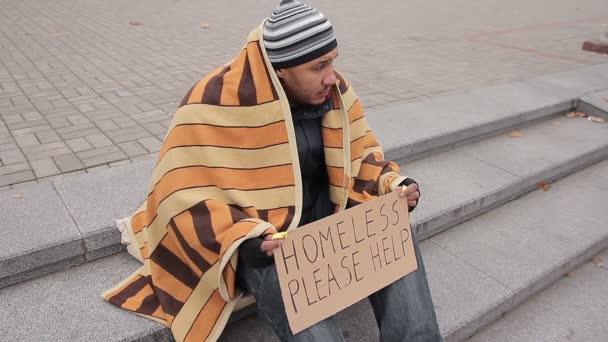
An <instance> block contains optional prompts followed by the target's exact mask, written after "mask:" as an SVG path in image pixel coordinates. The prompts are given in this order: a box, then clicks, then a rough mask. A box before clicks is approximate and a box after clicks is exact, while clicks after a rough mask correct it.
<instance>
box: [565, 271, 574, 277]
mask: <svg viewBox="0 0 608 342" xmlns="http://www.w3.org/2000/svg"><path fill="white" fill-rule="evenodd" d="M573 275H574V273H572V272H568V273H566V274H565V275H564V276H565V277H572V276H573Z"/></svg>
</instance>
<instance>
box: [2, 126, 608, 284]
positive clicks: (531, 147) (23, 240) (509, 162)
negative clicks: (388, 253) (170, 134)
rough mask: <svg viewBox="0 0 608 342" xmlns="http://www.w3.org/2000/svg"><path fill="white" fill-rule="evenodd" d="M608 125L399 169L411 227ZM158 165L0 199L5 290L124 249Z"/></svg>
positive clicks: (448, 221)
mask: <svg viewBox="0 0 608 342" xmlns="http://www.w3.org/2000/svg"><path fill="white" fill-rule="evenodd" d="M607 128H608V125H606V124H600V123H593V122H589V121H586V120H583V119H565V117H564V116H563V115H562V117H561V118H555V119H552V120H549V121H546V120H545V121H542V122H540V123H537V124H535V125H532V126H530V127H529V128H525V129H522V133H523V136H521V137H518V138H512V137H509V136H506V135H501V136H495V137H491V138H486V139H485V140H481V141H477V142H472V143H469V144H467V145H463V146H459V147H452V148H451V149H450V150H449V151H444V152H441V153H438V154H435V155H432V156H430V157H427V158H425V159H422V160H417V161H414V162H410V163H406V165H404V166H403V173H404V174H406V175H409V176H411V177H413V178H415V179H417V180H418V181H419V182H420V184H421V187H422V191H423V196H424V200H423V201H421V205H420V207H419V209H417V211H416V214H415V215H414V216H413V218H412V222H413V225H414V229H415V230H416V232H417V233H418V236H420V238H421V239H425V238H427V237H429V236H432V235H433V234H436V233H438V232H440V231H442V230H445V229H447V228H449V227H450V226H453V225H455V224H457V223H459V222H463V221H464V220H466V219H468V218H471V217H473V216H475V215H478V214H480V213H482V212H484V211H487V210H489V209H491V208H493V207H495V206H498V205H500V204H501V203H504V202H506V201H509V200H511V199H513V198H515V197H517V196H520V195H521V194H523V193H525V192H527V191H529V190H531V189H534V188H535V187H536V183H538V182H540V181H545V182H549V181H551V180H553V179H557V178H559V177H562V176H563V175H566V174H568V173H571V172H573V171H576V170H577V169H579V168H581V167H584V166H586V165H589V164H591V163H594V162H597V161H599V160H601V159H603V158H606V157H608V134H606V132H607ZM152 167H153V162H152V161H147V162H142V163H137V164H132V165H129V166H126V167H121V168H115V169H111V170H106V171H103V172H98V173H92V174H84V175H77V176H69V177H62V178H59V179H57V180H55V181H54V182H53V184H52V185H48V184H47V185H38V186H36V187H32V188H30V189H25V190H19V191H11V192H5V193H2V194H1V196H2V197H3V198H6V200H4V201H1V202H0V216H2V217H6V219H5V222H7V225H6V227H4V228H3V230H4V231H5V233H6V234H5V235H6V236H10V237H9V238H7V239H5V240H3V241H1V242H0V247H3V248H0V266H1V267H0V288H1V287H5V286H9V285H11V284H15V283H18V282H20V281H22V280H25V279H31V278H34V277H36V276H39V275H42V274H45V273H50V272H54V271H56V270H58V269H61V268H62V267H66V266H69V265H75V264H79V263H82V262H85V261H91V260H95V259H97V258H100V257H103V256H107V255H111V254H114V253H117V252H119V251H121V250H123V249H124V246H122V245H121V244H120V236H119V233H118V231H117V230H116V228H115V226H114V221H115V220H116V219H118V218H121V217H125V216H127V215H129V214H130V213H132V212H133V211H134V210H135V208H137V206H138V205H139V204H140V203H141V201H142V200H143V199H144V198H145V191H146V188H147V182H148V179H149V174H150V172H151V170H152ZM444 170H450V172H449V173H447V172H444ZM14 196H20V198H13V197H14ZM47 204H48V205H47ZM45 206H47V207H50V208H53V209H52V210H49V209H48V208H44V207H45ZM16 212H17V213H19V212H22V214H19V215H15V214H14V213H16ZM40 231H45V232H46V233H45V234H40V233H39V232H40ZM4 245H6V246H4Z"/></svg>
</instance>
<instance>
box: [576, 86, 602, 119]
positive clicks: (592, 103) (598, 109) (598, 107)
mask: <svg viewBox="0 0 608 342" xmlns="http://www.w3.org/2000/svg"><path fill="white" fill-rule="evenodd" d="M578 107H579V110H580V111H581V112H583V113H587V114H589V115H595V116H600V117H603V118H604V119H608V114H607V113H608V90H603V91H596V92H593V93H589V94H587V95H584V96H582V97H581V98H580V100H579V104H578Z"/></svg>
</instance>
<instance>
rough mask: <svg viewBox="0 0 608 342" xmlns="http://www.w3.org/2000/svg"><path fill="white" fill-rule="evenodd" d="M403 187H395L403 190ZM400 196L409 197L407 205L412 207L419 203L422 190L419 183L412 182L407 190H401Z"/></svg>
mask: <svg viewBox="0 0 608 342" xmlns="http://www.w3.org/2000/svg"><path fill="white" fill-rule="evenodd" d="M401 189H402V188H401V187H400V186H398V187H396V188H395V191H399V192H401ZM399 196H401V198H403V197H407V205H408V207H410V208H413V207H415V206H416V204H417V203H418V198H420V192H419V191H418V184H416V183H412V184H410V185H409V186H408V187H407V189H406V190H405V192H401V193H400V194H399Z"/></svg>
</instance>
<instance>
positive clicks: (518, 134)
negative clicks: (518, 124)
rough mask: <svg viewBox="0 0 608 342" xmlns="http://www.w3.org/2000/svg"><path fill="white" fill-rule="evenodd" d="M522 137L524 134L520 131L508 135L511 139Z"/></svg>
mask: <svg viewBox="0 0 608 342" xmlns="http://www.w3.org/2000/svg"><path fill="white" fill-rule="evenodd" d="M522 135H524V134H523V133H522V132H520V131H511V133H509V136H510V137H512V138H518V137H521V136H522Z"/></svg>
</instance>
